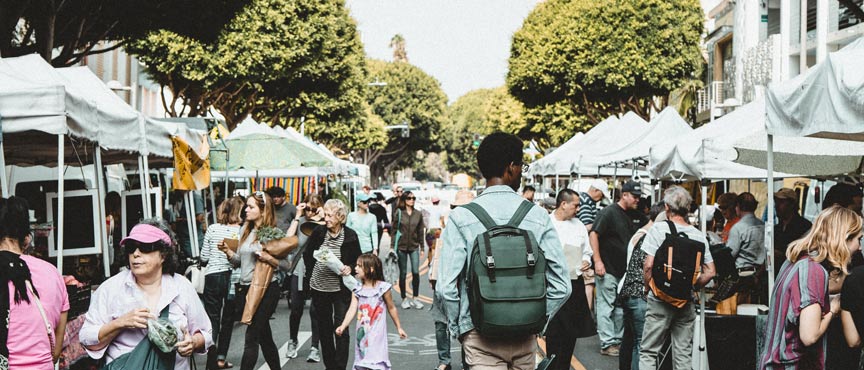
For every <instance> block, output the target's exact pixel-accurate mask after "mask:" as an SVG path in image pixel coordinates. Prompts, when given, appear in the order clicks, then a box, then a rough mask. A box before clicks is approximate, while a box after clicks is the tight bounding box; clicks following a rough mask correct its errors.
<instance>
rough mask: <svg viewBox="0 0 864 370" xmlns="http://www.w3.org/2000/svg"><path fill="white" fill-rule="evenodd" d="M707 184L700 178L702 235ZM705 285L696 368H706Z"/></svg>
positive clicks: (705, 226)
mask: <svg viewBox="0 0 864 370" xmlns="http://www.w3.org/2000/svg"><path fill="white" fill-rule="evenodd" d="M708 184H709V180H704V179H703V180H702V191H701V193H702V194H701V198H702V208H701V209H700V210H699V216H700V217H699V218H700V219H701V220H700V221H699V222H700V224H701V226H702V235H705V236H706V237H707V235H708V218H707V217H705V216H706V215H707V213H708ZM704 359H705V287H702V289H700V290H699V358H698V359H697V362H696V363H697V364H698V366H697V369H699V370H703V369H706V368H707V365H708V364H706V363H705V361H703V360H704Z"/></svg>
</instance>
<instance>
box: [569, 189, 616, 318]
mask: <svg viewBox="0 0 864 370" xmlns="http://www.w3.org/2000/svg"><path fill="white" fill-rule="evenodd" d="M603 199H611V198H610V196H609V185H608V184H606V181H603V179H594V180H592V181H591V185H590V186H589V187H588V191H587V192H581V193H579V212H577V213H576V217H577V218H579V221H582V224H583V225H585V228H586V229H588V231H589V232H590V231H591V229H592V228H593V227H594V220H596V219H597V213H598V212H600V207H598V205H599V204H600V202H601V201H603ZM582 280H584V281H585V296H586V297H588V308H589V309H591V310H593V309H594V284H595V283H594V267H593V265H592V267H589V268H588V270H586V271H585V273H584V274H583V275H582Z"/></svg>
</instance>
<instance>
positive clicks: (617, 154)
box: [592, 106, 693, 167]
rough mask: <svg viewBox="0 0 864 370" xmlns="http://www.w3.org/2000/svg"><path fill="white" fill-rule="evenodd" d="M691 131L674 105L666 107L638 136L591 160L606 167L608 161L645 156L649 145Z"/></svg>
mask: <svg viewBox="0 0 864 370" xmlns="http://www.w3.org/2000/svg"><path fill="white" fill-rule="evenodd" d="M691 131H693V129H692V128H691V127H690V125H688V124H687V122H685V121H684V119H683V118H681V116H680V115H678V111H677V110H675V108H674V107H671V106H670V107H666V109H663V111H661V112H660V114H658V115H657V116H656V117H654V119H652V120H651V122H650V124H649V125H648V129H647V130H645V131H644V132H642V134H641V135H640V136H638V137H636V138H634V139H633V140H632V141H630V142H629V143H625V144H624V145H623V146H621V147H619V148H614V149H612V150H609V151H608V152H605V153H602V154H600V155H598V156H596V157H595V158H593V159H592V160H593V161H595V162H602V163H606V166H607V167H608V166H609V164H610V163H616V162H629V161H634V160H639V159H643V158H647V157H648V155H649V154H650V152H651V147H653V146H655V145H658V144H663V143H665V142H670V141H672V140H675V139H677V138H679V137H682V136H684V135H687V134H689V133H690V132H691Z"/></svg>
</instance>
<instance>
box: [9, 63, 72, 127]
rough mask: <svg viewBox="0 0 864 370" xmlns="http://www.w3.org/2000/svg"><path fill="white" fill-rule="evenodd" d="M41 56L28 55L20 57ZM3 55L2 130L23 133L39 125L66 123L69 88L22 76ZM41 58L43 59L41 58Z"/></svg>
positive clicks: (55, 125)
mask: <svg viewBox="0 0 864 370" xmlns="http://www.w3.org/2000/svg"><path fill="white" fill-rule="evenodd" d="M33 57H36V58H38V57H37V56H34V55H28V56H24V57H19V58H25V59H28V60H29V59H32V58H33ZM14 59H17V58H0V121H2V125H3V132H20V131H26V130H29V129H30V128H31V127H36V126H49V127H62V126H63V125H65V124H66V101H65V97H66V90H65V88H64V87H63V85H62V84H60V83H50V82H36V81H31V80H28V79H26V78H24V77H23V76H26V75H25V74H22V73H21V72H22V71H20V70H18V69H16V68H15V66H13V65H10V64H9V61H10V60H14ZM40 59H41V58H40Z"/></svg>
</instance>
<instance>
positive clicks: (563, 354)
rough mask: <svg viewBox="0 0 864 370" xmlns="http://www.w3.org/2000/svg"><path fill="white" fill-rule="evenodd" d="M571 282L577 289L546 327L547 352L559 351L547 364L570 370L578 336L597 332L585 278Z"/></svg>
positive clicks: (547, 353) (582, 336)
mask: <svg viewBox="0 0 864 370" xmlns="http://www.w3.org/2000/svg"><path fill="white" fill-rule="evenodd" d="M570 284H571V287H572V289H573V292H572V293H571V294H570V298H568V299H567V301H565V302H564V305H563V306H561V308H560V309H559V310H558V312H557V313H555V316H554V317H553V318H552V320H550V321H549V327H548V328H547V329H546V356H547V357H549V356H551V355H553V354H554V355H555V359H554V360H552V363H551V364H549V367H548V368H547V369H549V370H569V369H570V358H571V357H573V349H574V347H576V339H577V338H586V337H590V336H593V335H594V334H596V330H595V329H594V320H593V319H592V318H591V311H590V310H589V309H588V300H587V298H586V297H585V284H584V282H583V281H582V278H581V277H580V278H579V279H576V280H570Z"/></svg>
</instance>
